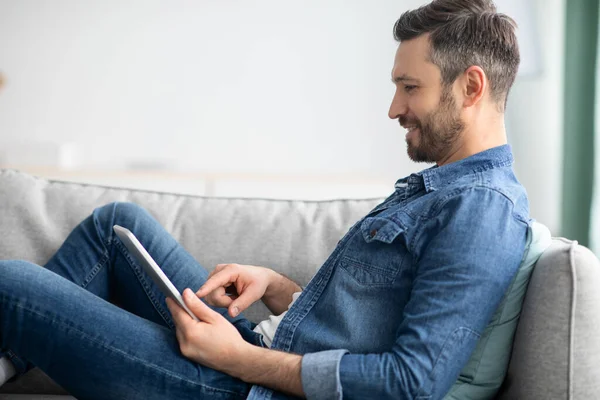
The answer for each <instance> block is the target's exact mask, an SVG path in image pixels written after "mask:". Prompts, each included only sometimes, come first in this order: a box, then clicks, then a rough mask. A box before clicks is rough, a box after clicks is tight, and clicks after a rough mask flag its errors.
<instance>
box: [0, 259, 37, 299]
mask: <svg viewBox="0 0 600 400" xmlns="http://www.w3.org/2000/svg"><path fill="white" fill-rule="evenodd" d="M43 268H44V267H41V266H39V265H37V264H34V263H32V262H29V261H24V260H0V293H1V294H6V293H9V292H11V293H13V292H19V293H21V292H22V291H23V289H24V287H27V286H28V285H30V284H31V283H33V282H36V281H38V279H37V277H38V276H40V275H41V274H40V273H41V272H43Z"/></svg>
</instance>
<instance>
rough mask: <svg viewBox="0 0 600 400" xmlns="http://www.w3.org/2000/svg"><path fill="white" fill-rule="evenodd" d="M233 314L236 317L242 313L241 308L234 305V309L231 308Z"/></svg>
mask: <svg viewBox="0 0 600 400" xmlns="http://www.w3.org/2000/svg"><path fill="white" fill-rule="evenodd" d="M231 311H232V314H233V316H234V317H237V315H238V314H239V313H240V309H239V308H237V306H236V307H233V309H232V310H231Z"/></svg>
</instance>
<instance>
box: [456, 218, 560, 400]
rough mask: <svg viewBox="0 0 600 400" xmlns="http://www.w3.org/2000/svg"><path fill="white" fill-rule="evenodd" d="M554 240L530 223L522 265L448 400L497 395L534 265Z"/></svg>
mask: <svg viewBox="0 0 600 400" xmlns="http://www.w3.org/2000/svg"><path fill="white" fill-rule="evenodd" d="M551 243H552V237H551V235H550V231H549V230H548V228H546V227H545V226H544V225H542V224H540V223H538V222H533V223H532V224H531V225H530V226H529V228H528V230H527V243H526V247H525V253H524V255H523V260H522V261H521V265H520V266H519V269H518V271H517V273H516V275H515V277H514V279H513V281H512V283H511V284H510V286H509V287H508V290H507V291H506V294H505V295H504V298H503V299H502V302H501V303H500V305H499V306H498V309H497V310H496V312H495V313H494V316H493V317H492V319H491V321H490V323H489V324H488V326H487V327H486V328H485V330H484V331H483V334H482V335H481V338H480V339H479V342H478V343H477V347H476V348H475V351H473V354H472V355H471V358H470V359H469V361H468V362H467V365H466V366H465V367H464V368H463V370H462V371H461V372H460V375H459V377H458V380H457V381H456V382H455V383H454V385H452V388H451V389H450V391H449V392H448V393H447V394H446V396H445V397H444V399H445V400H471V399H473V400H474V399H477V400H479V399H492V398H494V396H495V395H496V393H497V392H498V390H499V389H500V386H501V385H502V382H503V381H504V377H505V375H506V370H507V369H508V362H509V361H510V354H511V349H512V342H513V337H514V334H515V331H516V329H517V322H518V321H519V315H520V314H521V307H522V306H523V299H524V298H525V291H526V290H527V285H528V283H529V278H530V277H531V273H532V272H533V267H534V265H535V263H536V262H537V260H538V258H540V256H541V255H542V253H543V252H544V250H546V249H547V248H548V246H550V244H551Z"/></svg>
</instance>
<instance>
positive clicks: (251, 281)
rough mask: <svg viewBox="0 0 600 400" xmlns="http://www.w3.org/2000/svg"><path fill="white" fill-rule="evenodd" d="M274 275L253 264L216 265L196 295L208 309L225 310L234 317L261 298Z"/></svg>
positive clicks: (266, 269) (270, 271)
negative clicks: (219, 308)
mask: <svg viewBox="0 0 600 400" xmlns="http://www.w3.org/2000/svg"><path fill="white" fill-rule="evenodd" d="M274 274H275V272H273V271H272V270H270V269H268V268H264V267H256V266H253V265H240V264H219V265H217V266H216V268H215V269H214V271H212V272H211V273H210V275H209V276H208V279H207V280H206V282H205V283H204V285H202V287H201V288H200V289H199V290H198V291H197V292H196V295H197V296H198V297H202V298H204V299H205V301H206V302H207V303H208V304H210V305H212V306H215V307H226V308H228V310H229V315H231V316H232V317H236V316H237V315H238V314H239V313H241V312H242V311H244V310H245V309H247V308H248V307H250V305H251V304H252V303H254V302H255V301H257V300H260V299H261V298H262V297H263V295H264V294H265V292H266V291H267V289H268V287H269V284H270V283H271V280H272V278H273V275H274ZM232 289H234V290H232Z"/></svg>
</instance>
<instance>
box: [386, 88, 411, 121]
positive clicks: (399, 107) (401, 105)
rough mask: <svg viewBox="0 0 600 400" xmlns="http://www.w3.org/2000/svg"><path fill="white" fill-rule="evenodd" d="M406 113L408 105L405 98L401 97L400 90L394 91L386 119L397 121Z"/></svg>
mask: <svg viewBox="0 0 600 400" xmlns="http://www.w3.org/2000/svg"><path fill="white" fill-rule="evenodd" d="M407 112H408V105H407V102H406V99H405V96H402V93H401V92H400V90H396V93H395V94H394V98H393V99H392V104H390V110H389V112H388V117H390V119H398V118H400V116H401V115H406V113H407Z"/></svg>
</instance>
